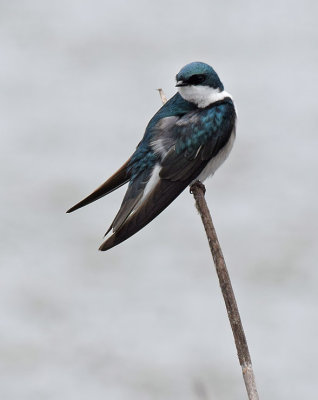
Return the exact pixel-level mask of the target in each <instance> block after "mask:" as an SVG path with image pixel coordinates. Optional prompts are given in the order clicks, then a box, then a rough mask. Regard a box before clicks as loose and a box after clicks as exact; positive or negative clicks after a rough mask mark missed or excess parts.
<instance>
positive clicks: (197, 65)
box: [176, 62, 224, 92]
mask: <svg viewBox="0 0 318 400" xmlns="http://www.w3.org/2000/svg"><path fill="white" fill-rule="evenodd" d="M176 80H177V84H176V86H177V87H181V86H209V87H211V88H213V89H219V91H220V92H222V91H223V90H224V86H223V84H222V82H221V81H220V78H219V77H218V74H217V73H216V72H215V71H214V69H213V68H212V67H211V66H210V65H208V64H205V63H203V62H192V63H190V64H187V65H185V66H184V67H183V68H182V69H181V70H180V72H179V73H178V74H177V76H176Z"/></svg>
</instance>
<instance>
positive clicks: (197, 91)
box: [178, 85, 232, 108]
mask: <svg viewBox="0 0 318 400" xmlns="http://www.w3.org/2000/svg"><path fill="white" fill-rule="evenodd" d="M178 90H179V93H180V94H181V96H182V97H183V98H184V99H185V100H187V101H190V102H191V103H194V104H196V105H197V106H198V107H199V108H205V107H207V106H209V105H210V104H212V103H215V102H217V101H220V100H223V99H225V97H230V98H231V99H232V96H231V95H230V94H229V93H227V92H226V91H225V90H223V91H222V92H220V89H214V88H212V87H210V86H203V85H190V86H180V87H178Z"/></svg>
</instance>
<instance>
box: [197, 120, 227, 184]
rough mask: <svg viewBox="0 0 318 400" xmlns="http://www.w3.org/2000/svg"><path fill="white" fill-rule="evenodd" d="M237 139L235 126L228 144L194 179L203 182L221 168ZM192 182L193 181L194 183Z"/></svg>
mask: <svg viewBox="0 0 318 400" xmlns="http://www.w3.org/2000/svg"><path fill="white" fill-rule="evenodd" d="M234 140H235V126H234V128H233V131H232V133H231V136H230V139H229V141H228V142H227V143H226V145H225V146H224V147H223V148H222V149H221V150H220V151H219V152H218V154H217V155H216V156H215V157H213V158H212V159H211V160H210V161H209V162H208V164H207V166H206V167H205V168H204V170H203V171H202V172H201V174H200V175H199V176H198V177H197V178H196V179H194V180H193V182H195V181H198V180H199V181H200V182H203V181H205V180H206V178H208V177H209V176H212V175H213V174H214V172H215V171H216V170H217V169H218V168H219V166H220V165H222V164H223V163H224V161H225V160H226V159H227V157H228V155H229V154H230V152H231V150H232V147H233V144H234ZM193 182H191V183H193Z"/></svg>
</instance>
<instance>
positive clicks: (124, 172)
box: [66, 158, 131, 213]
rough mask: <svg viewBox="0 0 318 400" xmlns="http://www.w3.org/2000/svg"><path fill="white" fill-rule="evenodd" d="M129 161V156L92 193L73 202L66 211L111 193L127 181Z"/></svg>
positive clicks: (128, 177)
mask: <svg viewBox="0 0 318 400" xmlns="http://www.w3.org/2000/svg"><path fill="white" fill-rule="evenodd" d="M129 162H130V158H129V160H127V161H126V162H125V164H124V165H123V166H122V167H121V168H120V169H119V170H118V171H117V172H115V173H114V174H113V175H112V176H111V177H110V178H109V179H107V181H106V182H104V183H103V184H102V185H101V186H99V187H98V188H97V189H96V190H95V191H94V192H93V193H91V194H90V195H89V196H87V197H85V199H83V200H81V201H80V202H79V203H77V204H75V206H73V207H71V208H70V209H69V210H68V211H66V212H67V213H71V212H73V211H75V210H77V209H78V208H81V207H84V206H86V205H87V204H90V203H92V202H93V201H95V200H98V199H100V198H101V197H103V196H106V194H108V193H111V192H112V191H113V190H115V189H117V188H119V187H120V186H122V185H124V184H125V183H127V182H128V181H129V179H130V175H131V174H130V171H129V170H128V165H129Z"/></svg>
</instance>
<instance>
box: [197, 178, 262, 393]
mask: <svg viewBox="0 0 318 400" xmlns="http://www.w3.org/2000/svg"><path fill="white" fill-rule="evenodd" d="M190 192H191V193H192V194H193V197H194V199H195V202H196V207H197V210H198V211H199V214H200V216H201V219H202V223H203V226H204V229H205V232H206V236H207V238H208V242H209V246H210V250H211V253H212V257H213V261H214V264H215V268H216V273H217V275H218V278H219V282H220V287H221V290H222V294H223V298H224V302H225V306H226V310H227V314H228V317H229V320H230V324H231V328H232V331H233V336H234V340H235V346H236V350H237V355H238V359H239V362H240V365H241V367H242V372H243V378H244V382H245V386H246V391H247V395H248V398H249V399H250V400H258V393H257V389H256V382H255V377H254V372H253V367H252V361H251V356H250V353H249V350H248V346H247V341H246V337H245V333H244V329H243V325H242V321H241V317H240V313H239V310H238V307H237V303H236V300H235V295H234V292H233V288H232V284H231V279H230V276H229V273H228V270H227V268H226V264H225V260H224V257H223V253H222V249H221V246H220V243H219V240H218V237H217V234H216V231H215V229H214V226H213V222H212V218H211V214H210V211H209V208H208V205H207V203H206V201H205V197H204V194H205V186H204V185H203V183H201V182H199V181H197V182H195V183H194V184H193V185H191V187H190Z"/></svg>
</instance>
